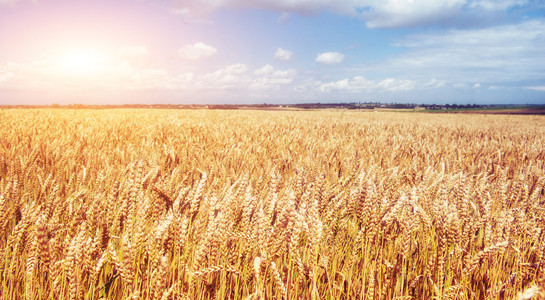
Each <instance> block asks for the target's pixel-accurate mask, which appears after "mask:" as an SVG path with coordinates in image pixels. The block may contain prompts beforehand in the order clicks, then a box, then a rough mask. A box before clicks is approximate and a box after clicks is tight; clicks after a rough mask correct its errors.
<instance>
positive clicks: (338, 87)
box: [319, 76, 416, 92]
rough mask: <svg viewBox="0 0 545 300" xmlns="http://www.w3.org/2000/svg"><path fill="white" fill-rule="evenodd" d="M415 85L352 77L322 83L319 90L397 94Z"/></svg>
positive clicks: (406, 82)
mask: <svg viewBox="0 0 545 300" xmlns="http://www.w3.org/2000/svg"><path fill="white" fill-rule="evenodd" d="M415 87H416V83H415V82H414V81H412V80H398V79H393V78H386V79H383V80H369V79H366V78H365V77H363V76H354V77H353V78H351V79H349V78H345V79H341V80H338V81H332V82H327V83H322V84H320V86H319V90H320V91H322V92H331V91H349V92H375V91H379V92H386V91H387V92H399V91H408V90H412V89H415Z"/></svg>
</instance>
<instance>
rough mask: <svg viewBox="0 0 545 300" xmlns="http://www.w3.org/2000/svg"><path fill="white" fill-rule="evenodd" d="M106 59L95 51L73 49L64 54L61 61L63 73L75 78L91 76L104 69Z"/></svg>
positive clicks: (60, 65)
mask: <svg viewBox="0 0 545 300" xmlns="http://www.w3.org/2000/svg"><path fill="white" fill-rule="evenodd" d="M105 63H106V57H105V55H104V54H103V53H101V52H99V51H97V50H93V49H73V50H70V51H67V52H66V53H64V54H63V55H62V56H61V57H60V59H59V69H60V71H61V72H62V73H64V74H67V75H74V76H90V75H96V74H97V73H100V71H101V70H103V69H104V67H105Z"/></svg>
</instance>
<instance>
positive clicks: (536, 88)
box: [526, 85, 545, 92]
mask: <svg viewBox="0 0 545 300" xmlns="http://www.w3.org/2000/svg"><path fill="white" fill-rule="evenodd" d="M526 89H529V90H534V91H541V92H545V85H542V86H528V87H526Z"/></svg>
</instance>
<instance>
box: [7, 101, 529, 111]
mask: <svg viewBox="0 0 545 300" xmlns="http://www.w3.org/2000/svg"><path fill="white" fill-rule="evenodd" d="M513 107H521V106H514V105H478V104H416V103H380V102H349V103H299V104H267V103H264V104H216V105H212V104H122V105H87V104H68V105H60V104H52V105H0V108H70V109H112V108H147V109H149V108H152V109H266V110H270V109H286V108H288V109H290V108H291V109H332V108H337V109H384V108H387V109H415V110H416V109H418V110H465V109H502V108H513ZM523 107H532V106H529V105H526V106H523Z"/></svg>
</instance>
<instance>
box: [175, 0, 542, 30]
mask: <svg viewBox="0 0 545 300" xmlns="http://www.w3.org/2000/svg"><path fill="white" fill-rule="evenodd" d="M172 5H173V10H174V11H176V12H177V13H178V14H181V15H183V16H186V17H190V16H194V15H198V16H205V15H209V14H210V13H211V12H213V11H215V10H218V9H221V8H230V9H241V8H242V9H243V8H253V9H265V10H273V11H278V12H281V13H282V16H281V17H280V18H279V20H285V19H286V18H287V16H289V13H299V14H316V13H318V12H320V11H329V12H333V13H337V14H342V15H348V16H352V17H358V18H361V19H362V20H363V21H364V22H366V24H367V26H368V27H373V28H392V27H403V26H409V27H411V26H426V25H441V26H447V27H451V26H454V27H474V26H482V25H486V23H492V24H494V23H496V24H498V23H502V22H506V21H507V20H509V18H510V15H516V14H513V10H517V9H520V10H524V9H532V8H539V7H542V4H540V1H532V0H494V1H492V0H313V1H309V0H174V1H173V4H172Z"/></svg>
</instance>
